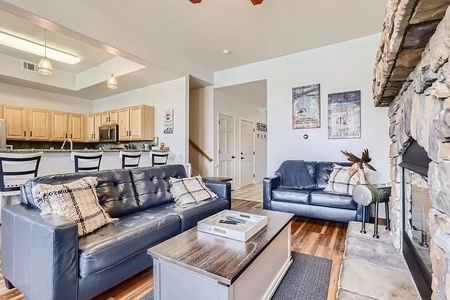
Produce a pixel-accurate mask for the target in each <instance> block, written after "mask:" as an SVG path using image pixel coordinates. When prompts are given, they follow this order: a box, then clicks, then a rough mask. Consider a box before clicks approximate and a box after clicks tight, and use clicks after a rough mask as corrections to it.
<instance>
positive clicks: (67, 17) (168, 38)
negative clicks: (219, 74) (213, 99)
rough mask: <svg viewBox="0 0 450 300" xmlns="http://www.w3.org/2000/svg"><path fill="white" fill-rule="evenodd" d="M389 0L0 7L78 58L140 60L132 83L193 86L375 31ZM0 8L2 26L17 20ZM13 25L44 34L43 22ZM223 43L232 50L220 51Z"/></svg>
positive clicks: (104, 0) (85, 0) (53, 2)
mask: <svg viewBox="0 0 450 300" xmlns="http://www.w3.org/2000/svg"><path fill="white" fill-rule="evenodd" d="M386 2H387V0H339V1H338V0H314V1H311V0H278V1H277V0H265V1H264V2H263V4H261V5H258V6H253V5H252V4H251V2H250V0H203V2H202V3H201V4H192V3H191V2H190V1H189V0H146V1H143V0H127V1H111V0H96V1H91V0H71V1H60V0H40V1H29V0H0V11H1V10H4V11H7V12H8V13H12V14H14V15H16V16H20V17H21V18H24V19H27V21H23V20H22V21H23V22H25V23H26V22H31V23H33V24H34V25H33V26H36V25H40V26H44V27H47V28H50V29H52V32H50V33H49V35H48V41H49V45H50V43H55V45H54V46H55V47H56V46H58V47H67V48H72V47H73V48H72V49H76V50H72V49H67V52H73V51H76V52H77V53H74V54H77V55H80V57H83V59H85V62H84V63H83V64H86V65H88V64H89V63H90V62H92V64H95V63H96V62H100V61H102V60H103V61H107V60H108V59H109V58H110V57H111V54H110V53H114V55H118V56H122V57H124V58H126V59H129V60H132V61H134V62H137V63H139V64H141V65H144V66H145V67H146V69H147V73H146V74H145V75H144V76H139V77H138V78H136V77H135V79H137V80H142V79H143V78H145V80H143V82H141V83H139V84H136V83H134V81H133V80H125V82H132V83H134V86H133V84H132V85H131V86H130V89H131V88H135V86H137V85H138V86H144V84H147V85H148V84H154V83H158V82H162V81H166V80H170V79H174V78H177V77H180V76H186V75H188V74H190V75H192V76H190V78H191V81H192V84H191V88H193V87H201V86H205V85H208V84H212V83H213V80H214V72H215V71H219V70H223V69H227V68H232V67H235V66H239V65H244V64H249V63H253V62H257V61H262V60H266V59H270V58H274V57H278V56H282V55H288V54H292V53H296V52H300V51H305V50H308V49H313V48H316V47H321V46H325V45H328V44H333V43H337V42H341V41H345V40H350V39H354V38H358V37H362V36H365V35H370V34H373V33H377V32H380V31H381V29H382V22H383V12H384V7H385V5H386ZM4 14H5V13H1V14H0V19H1V20H2V22H1V24H0V27H2V26H3V25H4V24H7V25H8V24H9V23H14V22H13V20H10V19H11V18H12V17H11V16H10V17H9V18H4ZM14 18H16V17H14ZM3 20H6V22H3ZM15 26H16V28H15V29H16V30H19V31H22V32H24V34H26V35H28V36H30V37H34V38H36V39H42V36H43V32H42V27H37V26H36V27H35V28H34V29H31V28H28V26H27V25H26V24H21V23H20V22H19V23H18V24H17V25H15ZM58 35H59V36H58ZM69 36H70V38H69ZM75 40H78V41H82V44H83V45H78V46H77V45H75V44H76V42H77V41H75ZM58 43H59V44H58ZM57 44H58V45H57ZM69 46H70V47H69ZM3 48H4V47H0V53H4V52H3V51H5V49H3ZM99 49H102V50H99ZM223 49H229V50H230V51H231V54H229V55H224V54H223V53H222V51H223ZM69 50H72V51H69ZM55 67H56V66H55ZM69 67H70V66H67V67H66V68H69ZM61 68H62V67H61ZM76 68H80V69H81V68H86V66H82V65H80V66H77V67H76ZM74 72H76V71H74ZM142 72H143V71H141V74H142ZM192 79H193V80H192ZM0 80H1V78H0ZM144 81H145V82H144ZM119 82H120V81H119ZM23 84H25V83H23V82H22V85H23ZM119 86H120V85H119ZM98 88H99V89H101V90H104V87H103V86H102V85H98ZM122 88H125V90H129V89H128V87H122ZM122 91H124V90H122ZM116 92H119V91H116ZM107 93H111V91H107ZM86 94H87V95H88V96H87V97H86V98H90V99H97V98H99V97H104V96H106V94H105V93H104V92H101V91H98V90H97V89H96V88H95V86H93V87H91V88H89V89H84V91H83V93H81V92H80V93H79V94H78V95H79V96H81V95H83V97H85V95H86ZM90 94H92V95H90ZM89 95H90V96H89Z"/></svg>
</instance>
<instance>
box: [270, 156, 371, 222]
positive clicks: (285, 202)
mask: <svg viewBox="0 0 450 300" xmlns="http://www.w3.org/2000/svg"><path fill="white" fill-rule="evenodd" d="M334 164H338V165H341V166H350V165H351V164H350V163H346V162H344V163H334V162H316V161H307V162H305V165H306V168H307V170H308V173H309V175H310V177H311V178H312V179H313V182H314V185H313V186H296V187H292V188H286V187H280V176H277V175H275V176H271V177H266V178H264V180H263V207H264V209H269V210H276V211H282V212H289V213H293V214H295V215H297V216H300V217H306V218H315V219H322V220H329V221H336V222H345V223H347V222H350V221H361V220H362V214H363V207H362V206H361V205H359V204H357V203H356V202H355V201H353V198H352V196H351V195H342V194H336V193H330V192H325V191H324V189H325V187H326V186H327V183H328V180H329V178H330V174H331V171H333V166H334ZM366 211H367V212H366V220H368V217H369V210H366Z"/></svg>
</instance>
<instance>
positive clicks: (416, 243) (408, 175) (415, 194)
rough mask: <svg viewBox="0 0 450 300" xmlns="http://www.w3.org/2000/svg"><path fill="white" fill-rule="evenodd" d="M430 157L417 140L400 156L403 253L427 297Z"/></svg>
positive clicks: (426, 297) (429, 279) (423, 294)
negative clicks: (401, 168)
mask: <svg viewBox="0 0 450 300" xmlns="http://www.w3.org/2000/svg"><path fill="white" fill-rule="evenodd" d="M430 162H431V159H430V158H429V157H428V154H427V152H426V151H425V149H423V148H422V147H421V146H420V145H419V144H418V143H417V141H412V142H411V144H410V145H409V146H408V148H407V149H406V151H405V153H404V154H403V156H402V162H401V163H400V166H401V167H403V178H402V181H403V193H402V194H403V245H402V248H403V256H404V257H405V260H406V263H407V264H408V267H409V270H410V271H411V274H412V276H413V278H414V281H415V283H416V286H417V289H418V290H419V293H420V295H421V297H422V299H430V298H431V294H432V290H431V274H432V266H431V259H430V248H429V247H430V246H429V245H430V233H429V229H428V217H427V216H428V212H429V210H430V208H431V199H430V193H429V189H428V165H429V164H430Z"/></svg>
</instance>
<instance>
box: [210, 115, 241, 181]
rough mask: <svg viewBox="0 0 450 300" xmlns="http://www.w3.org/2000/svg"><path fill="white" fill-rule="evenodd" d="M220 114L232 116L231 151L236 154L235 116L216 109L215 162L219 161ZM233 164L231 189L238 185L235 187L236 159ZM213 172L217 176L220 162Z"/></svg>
mask: <svg viewBox="0 0 450 300" xmlns="http://www.w3.org/2000/svg"><path fill="white" fill-rule="evenodd" d="M220 115H223V116H226V117H229V118H232V119H233V139H234V141H233V143H234V149H233V151H234V156H236V117H233V116H230V115H228V114H224V113H221V112H220V111H217V121H216V125H217V132H216V137H217V138H216V155H217V156H216V157H217V160H216V161H217V162H219V160H220V159H219V158H220V153H219V150H220V147H219V146H220V125H219V121H220ZM233 164H234V167H233V180H232V183H231V185H232V188H233V189H236V188H238V187H236V185H237V181H236V161H234V162H233ZM215 174H216V176H219V174H220V164H217V169H216V172H215Z"/></svg>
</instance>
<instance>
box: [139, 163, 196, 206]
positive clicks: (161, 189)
mask: <svg viewBox="0 0 450 300" xmlns="http://www.w3.org/2000/svg"><path fill="white" fill-rule="evenodd" d="M131 177H132V178H133V181H134V185H135V187H136V195H137V199H138V202H139V205H140V209H141V210H144V209H147V208H149V207H154V206H159V205H162V204H165V203H169V202H172V201H173V198H172V194H170V191H169V190H170V186H169V179H170V178H171V177H172V178H186V177H187V174H186V170H185V168H184V166H183V165H167V166H161V167H145V168H135V169H131Z"/></svg>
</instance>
